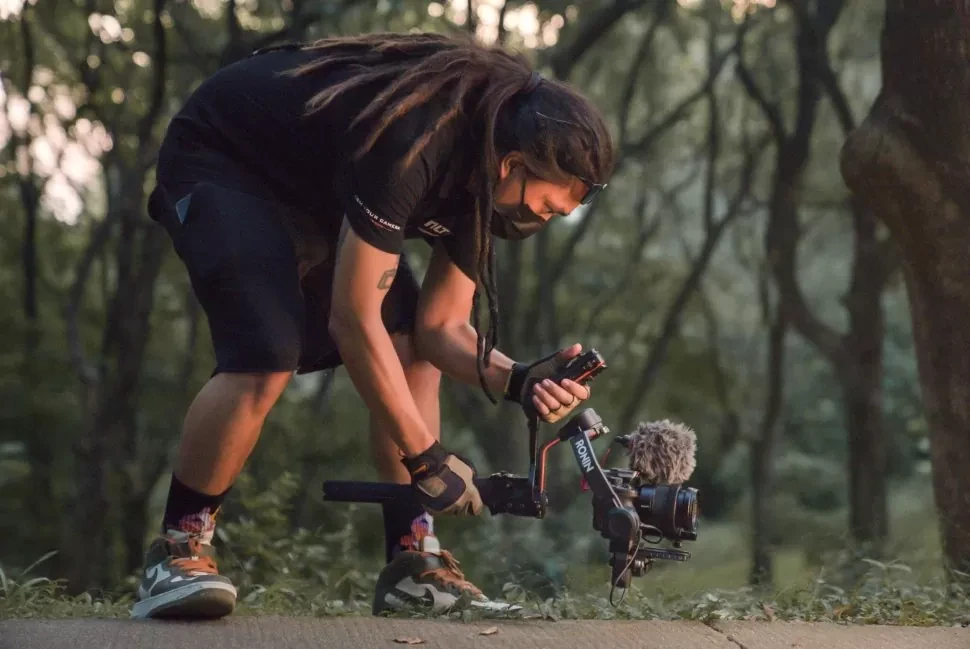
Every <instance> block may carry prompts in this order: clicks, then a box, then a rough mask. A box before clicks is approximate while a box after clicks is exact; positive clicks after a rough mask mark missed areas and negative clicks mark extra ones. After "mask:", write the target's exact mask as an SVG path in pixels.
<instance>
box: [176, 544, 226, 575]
mask: <svg viewBox="0 0 970 649" xmlns="http://www.w3.org/2000/svg"><path fill="white" fill-rule="evenodd" d="M168 542H169V543H170V544H171V545H172V546H175V547H176V548H178V550H177V551H178V552H179V554H180V555H182V556H175V555H174V554H173V556H172V565H173V566H176V567H178V568H181V569H182V570H184V571H186V572H204V573H207V574H210V575H217V574H219V569H218V568H217V567H216V562H215V560H213V558H212V557H211V556H210V555H209V554H208V553H207V552H206V551H205V548H204V546H203V544H202V542H201V541H199V539H194V538H191V537H190V538H189V539H187V540H185V541H176V540H173V539H169V541H168ZM186 552H187V553H188V556H185V553H186Z"/></svg>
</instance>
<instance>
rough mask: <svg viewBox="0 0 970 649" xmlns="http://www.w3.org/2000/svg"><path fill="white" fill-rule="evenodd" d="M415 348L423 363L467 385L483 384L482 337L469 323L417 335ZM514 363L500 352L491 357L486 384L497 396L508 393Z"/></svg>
mask: <svg viewBox="0 0 970 649" xmlns="http://www.w3.org/2000/svg"><path fill="white" fill-rule="evenodd" d="M415 345H416V347H417V351H418V354H419V355H420V356H421V358H422V359H423V360H426V361H428V362H429V363H431V364H432V365H434V366H435V367H437V368H438V369H439V370H441V372H442V373H443V374H446V375H447V376H449V377H451V378H453V379H455V380H456V381H461V382H462V383H467V384H468V385H476V386H477V385H480V384H481V381H480V379H479V376H478V360H477V359H478V334H477V333H476V332H475V329H474V327H472V326H471V325H470V324H467V323H459V324H451V325H445V326H441V327H436V328H433V329H419V330H418V331H417V332H415ZM513 362H514V361H513V360H512V359H511V358H509V357H508V356H506V355H505V354H503V353H502V352H500V351H499V350H497V349H494V350H492V353H491V355H490V356H489V367H487V368H485V381H486V383H487V384H488V387H489V390H491V392H492V394H493V395H496V396H498V395H501V394H502V393H503V392H504V391H505V384H506V383H507V382H508V378H509V373H510V372H511V371H512V365H513Z"/></svg>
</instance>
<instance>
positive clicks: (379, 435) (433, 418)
mask: <svg viewBox="0 0 970 649" xmlns="http://www.w3.org/2000/svg"><path fill="white" fill-rule="evenodd" d="M391 339H392V340H393V341H394V348H395V349H396V350H397V355H398V358H400V359H401V364H402V365H403V366H404V376H405V377H406V378H407V381H408V387H409V388H410V389H411V395H412V396H413V397H414V400H415V402H416V403H417V405H418V410H419V411H420V412H421V416H422V417H423V418H424V421H425V423H426V424H427V425H428V429H429V430H430V431H431V434H432V435H433V436H434V438H435V439H441V406H440V403H439V400H438V394H439V391H440V388H441V372H440V371H439V370H438V368H436V367H435V366H434V365H432V364H431V363H428V362H426V361H422V360H418V358H417V352H415V351H414V347H413V345H412V343H411V337H410V336H406V335H395V336H392V337H391ZM370 440H371V455H372V457H373V460H374V465H375V466H376V468H377V474H378V476H379V479H380V480H381V481H382V482H396V483H399V484H410V482H411V477H410V476H409V475H408V472H407V469H405V468H404V465H403V464H401V458H402V457H403V455H401V451H400V450H399V449H398V447H397V445H396V444H394V441H393V440H392V438H391V435H390V434H389V433H388V432H387V431H382V430H380V428H379V427H378V426H377V425H376V423H375V422H374V419H373V418H371V423H370Z"/></svg>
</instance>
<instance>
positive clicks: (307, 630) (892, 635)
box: [0, 616, 970, 649]
mask: <svg viewBox="0 0 970 649" xmlns="http://www.w3.org/2000/svg"><path fill="white" fill-rule="evenodd" d="M483 632H484V633H483ZM409 643H410V644H409ZM409 646H411V647H418V648H419V649H465V648H466V647H467V648H470V649H472V648H473V649H500V648H501V649H539V648H542V649H546V648H548V649H634V648H635V649H739V648H742V649H877V648H878V649H970V629H964V628H947V627H932V628H915V627H892V626H841V625H835V624H808V623H786V622H717V623H713V624H712V625H710V626H708V625H705V624H702V623H700V622H626V621H624V622H608V621H576V620H564V621H560V622H550V621H539V620H535V621H502V622H472V623H462V622H449V621H437V620H402V619H376V618H371V617H346V618H311V617H278V616H259V617H256V616H245V617H244V616H235V617H231V618H226V619H224V620H219V621H216V622H201V623H199V622H196V623H185V622H155V621H129V620H93V619H78V620H8V621H3V622H0V649H155V648H156V647H157V648H159V649H364V648H370V647H375V648H388V649H394V648H395V647H399V648H401V649H404V648H406V647H409Z"/></svg>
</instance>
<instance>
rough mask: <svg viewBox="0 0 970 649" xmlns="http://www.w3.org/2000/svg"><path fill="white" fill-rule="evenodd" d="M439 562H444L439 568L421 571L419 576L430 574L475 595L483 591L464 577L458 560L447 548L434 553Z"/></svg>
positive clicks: (479, 594)
mask: <svg viewBox="0 0 970 649" xmlns="http://www.w3.org/2000/svg"><path fill="white" fill-rule="evenodd" d="M436 556H437V557H438V558H439V559H440V560H441V563H442V564H444V565H442V566H441V567H440V568H433V569H431V570H426V571H424V572H423V573H421V576H422V577H423V576H425V575H430V576H431V577H432V578H434V579H437V580H440V581H442V582H445V583H450V584H454V585H455V586H457V587H458V588H460V589H462V590H467V591H470V592H471V593H473V594H474V595H475V596H481V595H482V594H483V593H482V591H481V590H479V589H478V586H476V585H475V584H473V583H471V582H470V581H468V580H467V579H465V573H463V572H462V571H461V568H459V563H458V560H457V559H455V557H454V556H453V555H452V554H451V553H450V552H448V551H447V550H441V551H440V552H439V554H437V555H436Z"/></svg>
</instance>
